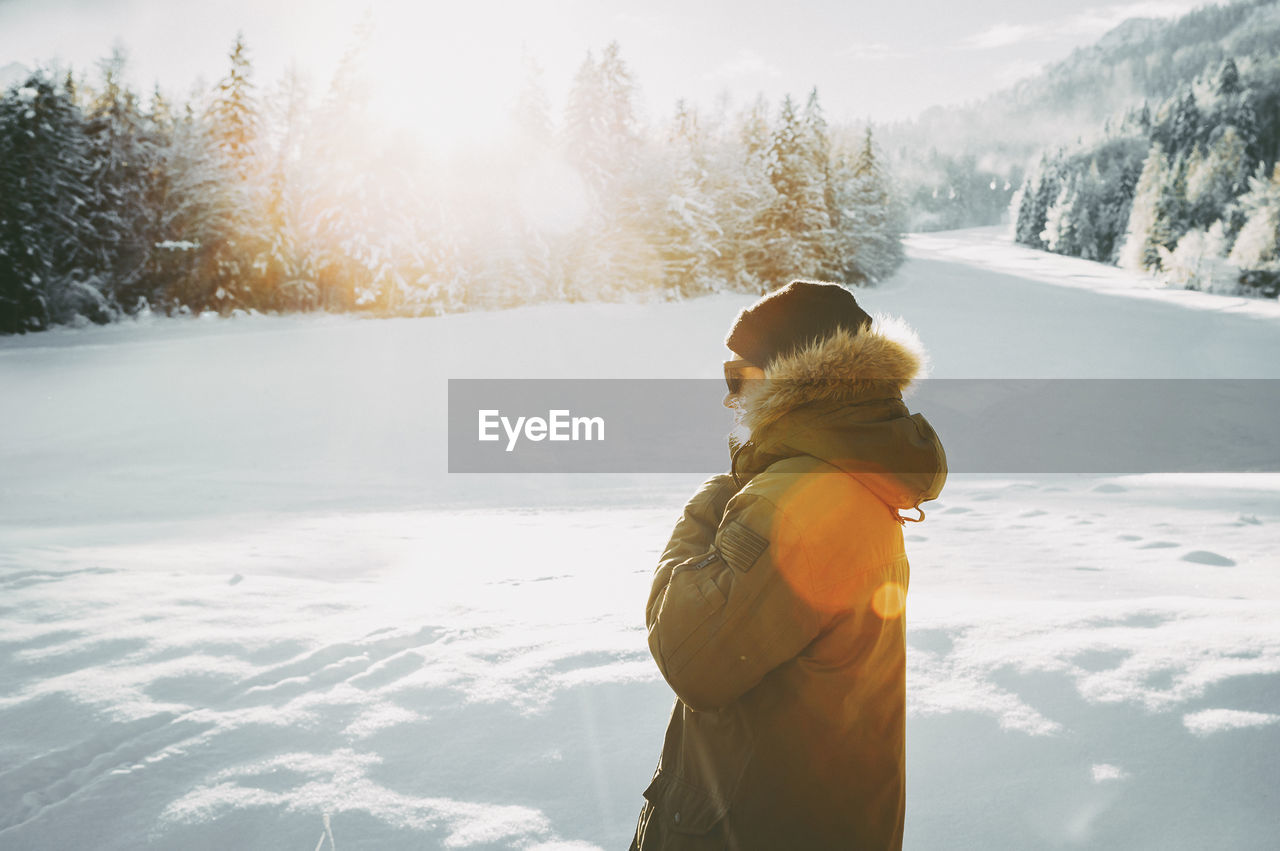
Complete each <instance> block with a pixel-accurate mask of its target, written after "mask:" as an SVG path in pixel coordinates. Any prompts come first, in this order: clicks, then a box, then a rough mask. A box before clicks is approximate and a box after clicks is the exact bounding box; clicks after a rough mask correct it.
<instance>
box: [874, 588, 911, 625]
mask: <svg viewBox="0 0 1280 851" xmlns="http://www.w3.org/2000/svg"><path fill="white" fill-rule="evenodd" d="M906 605H907V592H906V590H905V589H903V587H902V586H901V585H899V584H898V583H896V582H886V583H884V584H883V585H881V586H880V587H879V588H877V589H876V593H875V594H873V595H872V596H871V608H872V609H874V610H875V613H876V614H877V615H879V616H880V617H881V618H882V619H883V620H893V619H894V618H897V617H901V616H902V610H903V609H904V608H906Z"/></svg>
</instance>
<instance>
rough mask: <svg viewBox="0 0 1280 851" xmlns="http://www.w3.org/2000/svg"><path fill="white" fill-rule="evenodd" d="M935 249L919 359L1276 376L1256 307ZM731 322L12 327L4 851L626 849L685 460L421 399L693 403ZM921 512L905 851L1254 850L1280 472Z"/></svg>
mask: <svg viewBox="0 0 1280 851" xmlns="http://www.w3.org/2000/svg"><path fill="white" fill-rule="evenodd" d="M943 239H944V240H946V241H944V242H942V243H938V242H934V243H921V242H919V241H915V242H913V246H914V247H913V258H912V259H911V260H910V261H909V262H908V264H907V265H906V266H905V267H904V268H903V270H902V273H901V274H900V275H899V276H898V277H897V278H895V279H894V280H893V281H892V282H890V283H889V284H888V285H886V286H885V287H883V288H881V289H877V290H871V291H867V292H866V293H865V295H864V296H862V299H861V300H862V301H863V303H864V304H865V305H866V306H867V307H868V309H870V310H872V311H887V312H891V313H900V314H902V315H903V316H905V317H907V318H908V319H909V321H910V322H911V323H912V324H913V325H914V326H915V327H916V328H917V329H918V330H919V332H920V335H921V337H922V339H923V340H924V341H925V342H926V344H927V345H928V346H929V348H930V351H931V353H932V355H933V360H934V374H935V375H938V376H943V377H993V376H1007V375H1010V376H1022V377H1029V376H1045V377H1067V376H1071V377H1082V376H1083V377H1087V376H1094V375H1098V376H1121V375H1130V376H1145V377H1215V376H1217V377H1280V375H1278V373H1280V358H1278V357H1277V355H1280V319H1277V317H1275V316H1274V315H1271V314H1269V313H1267V311H1266V310H1253V309H1250V310H1241V309H1238V308H1239V302H1240V300H1239V299H1229V298H1223V297H1214V296H1204V297H1203V298H1200V299H1186V298H1184V296H1187V295H1195V294H1189V293H1163V294H1162V295H1157V294H1154V293H1151V292H1148V290H1147V289H1144V287H1145V285H1144V284H1143V282H1142V281H1140V280H1133V281H1130V282H1129V283H1130V284H1132V286H1130V287H1126V286H1125V284H1124V282H1123V281H1121V280H1119V279H1115V278H1111V277H1101V278H1099V279H1098V281H1101V283H1098V281H1091V280H1090V279H1089V278H1083V277H1081V275H1084V274H1088V270H1087V269H1086V268H1085V267H1083V266H1078V265H1068V266H1054V265H1041V266H1036V267H1034V268H1029V267H1023V266H1020V265H1019V264H1020V263H1022V262H1023V260H1022V259H1020V258H1022V255H1021V254H1019V253H1017V249H1010V253H1005V254H1002V253H1000V252H999V251H998V250H996V249H994V248H992V246H991V245H990V243H989V240H987V238H986V237H984V236H983V235H982V234H980V233H978V234H974V233H969V234H950V235H943ZM1076 262H1077V263H1079V262H1081V261H1076ZM1097 268H1098V269H1099V270H1102V269H1103V267H1097ZM1055 270H1056V271H1055ZM1113 271H1114V270H1106V275H1111V273H1112V272H1113ZM1102 274H1103V273H1102V271H1099V275H1102ZM1085 284H1087V285H1088V286H1084V285H1085ZM1094 284H1097V286H1094ZM1098 287H1101V288H1102V289H1101V290H1099V289H1098ZM1139 292H1141V293H1145V295H1141V296H1140V297H1133V296H1134V294H1135V293H1139ZM1117 293H1122V294H1117ZM1163 296H1168V297H1167V298H1165V297H1163ZM750 300H751V299H750V297H747V296H720V297H713V298H707V299H700V300H697V301H692V302H687V303H684V304H660V305H579V306H567V305H565V306H543V307H536V308H525V309H520V310H512V311H506V312H500V313H493V314H470V315H458V316H449V317H444V318H440V319H421V320H357V319H352V318H349V317H341V318H327V317H303V318H289V319H253V320H238V321H213V322H200V321H195V320H192V321H156V322H154V323H152V324H149V325H129V324H126V325H119V326H107V327H101V328H86V329H82V330H78V331H70V330H67V331H52V332H49V333H46V334H42V335H35V336H31V337H27V338H8V339H5V340H2V341H0V398H3V399H4V400H5V404H6V408H5V412H6V416H5V417H3V418H0V470H3V471H4V472H3V476H0V586H3V589H4V590H3V594H0V849H9V848H15V849H16V848H22V849H46V848H47V849H54V848H68V847H86V846H87V847H95V848H119V849H125V848H130V849H132V848H138V847H156V848H247V849H256V848H262V849H278V848H294V847H297V848H308V849H309V848H316V847H322V848H397V847H405V848H409V847H412V848H421V847H428V848H530V849H552V848H562V849H564V848H573V849H586V848H616V847H623V846H624V843H625V842H626V838H627V834H628V832H629V830H630V829H631V827H632V826H633V823H634V818H635V816H636V814H637V813H638V810H639V804H640V800H641V799H640V795H639V793H640V791H641V790H642V789H643V788H644V786H645V784H646V782H647V780H648V777H649V774H650V772H651V771H652V768H653V764H654V761H655V760H656V757H657V751H658V747H659V745H660V743H661V735H662V731H663V729H664V728H665V724H666V713H667V711H668V710H669V708H670V702H671V699H672V698H671V694H670V691H669V690H668V689H667V687H666V685H665V684H664V683H663V682H662V681H661V679H660V678H659V676H658V674H657V671H656V668H655V667H654V666H653V664H652V661H651V659H650V658H649V656H648V652H647V648H646V646H645V641H644V631H643V619H642V612H641V606H642V601H643V600H644V598H645V596H646V593H647V589H648V582H649V576H650V572H651V570H652V565H653V561H654V559H655V558H656V555H657V551H658V548H659V547H660V546H661V545H662V544H663V543H664V542H665V540H666V535H667V534H668V533H669V531H670V526H671V523H672V522H673V521H674V519H675V515H676V514H677V513H678V511H679V508H680V506H681V505H682V504H683V500H684V498H685V497H686V496H687V495H688V493H689V491H691V490H692V488H693V487H695V486H696V484H697V483H698V482H699V481H700V479H701V477H700V476H698V475H689V476H669V477H665V476H664V477H645V476H635V477H608V478H606V477H593V476H563V477H525V478H523V479H522V478H520V477H493V476H449V475H448V474H447V473H445V460H444V437H445V433H444V417H443V404H444V398H445V381H446V380H447V378H449V377H481V376H495V377H496V376H530V377H532V376H575V377H593V376H594V377H607V376H615V375H617V376H670V377H707V378H713V377H715V376H716V375H717V373H718V371H719V361H720V359H721V357H722V355H723V348H722V345H721V342H720V341H721V339H722V335H723V333H724V330H725V329H726V328H727V325H728V322H729V320H730V319H731V318H732V316H733V314H734V312H735V311H736V310H737V309H738V307H740V306H742V305H744V304H746V303H748V302H749V301H750ZM658 339H661V340H662V341H663V343H662V345H653V343H654V341H655V340H658ZM945 438H946V436H945V435H943V439H944V441H945ZM926 510H927V512H928V517H927V519H926V521H925V522H924V523H922V524H920V525H919V526H918V527H908V528H907V530H906V531H907V534H908V535H909V538H908V550H909V553H910V555H911V559H912V568H913V570H912V584H911V595H910V605H909V607H908V618H909V622H908V623H909V627H908V631H909V640H910V646H911V650H910V655H909V659H908V664H909V677H910V680H909V689H910V702H909V712H910V716H909V722H908V723H909V729H908V742H909V744H908V748H909V754H908V756H909V764H908V777H909V784H910V789H909V806H908V818H907V832H908V835H907V841H908V847H916V848H935V847H947V848H993V847H1096V848H1148V847H1149V848H1155V847H1160V848H1203V847H1232V848H1264V847H1268V843H1269V842H1270V838H1271V836H1273V834H1274V832H1275V830H1276V829H1277V827H1280V824H1278V823H1277V818H1276V816H1275V814H1274V812H1275V810H1274V801H1272V800H1271V798H1270V796H1271V795H1272V794H1273V793H1272V791H1271V790H1273V789H1274V788H1275V786H1276V784H1277V782H1280V773H1277V768H1276V766H1275V763H1274V754H1275V753H1276V752H1277V746H1280V708H1278V707H1280V627H1278V626H1277V624H1280V570H1278V569H1277V568H1280V562H1277V557H1276V556H1275V540H1276V533H1275V529H1276V528H1277V524H1278V523H1280V478H1278V477H1277V476H1273V475H1250V476H1168V475H1164V476H1161V475H1151V476H1130V477H1112V478H1098V477H1084V476H1058V477H1050V476H1043V477H1017V478H1011V477H993V476H971V477H954V478H953V479H952V481H951V482H949V483H948V485H947V489H946V490H945V491H944V493H943V495H942V498H941V499H940V500H938V501H937V502H936V503H932V504H930V505H928V506H926ZM549 553H555V557H554V558H552V557H549V556H547V555H544V554H549Z"/></svg>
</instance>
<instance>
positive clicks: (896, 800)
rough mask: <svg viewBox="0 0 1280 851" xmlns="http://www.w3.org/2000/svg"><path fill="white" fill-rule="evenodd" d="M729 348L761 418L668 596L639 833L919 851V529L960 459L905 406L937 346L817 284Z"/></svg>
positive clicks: (715, 484) (789, 291) (662, 586)
mask: <svg viewBox="0 0 1280 851" xmlns="http://www.w3.org/2000/svg"><path fill="white" fill-rule="evenodd" d="M725 343H726V345H727V346H728V347H729V349H730V350H731V351H732V352H733V353H735V354H736V355H737V356H738V357H737V358H735V359H733V360H731V361H727V362H726V365H725V375H726V381H727V382H728V384H729V391H730V395H729V397H727V398H726V404H727V405H730V406H732V407H735V408H737V410H738V411H739V422H740V429H739V433H738V434H734V435H731V436H730V439H729V445H730V448H731V449H732V462H731V465H730V472H729V473H725V474H721V475H718V476H715V477H713V478H711V479H709V480H708V481H707V482H706V483H704V484H703V485H702V487H701V488H700V489H699V490H698V492H697V493H696V494H694V496H693V498H692V499H691V500H690V501H689V503H688V505H686V506H685V509H684V514H683V516H682V517H681V518H680V520H679V521H678V522H677V524H676V527H675V531H674V532H673V533H672V535H671V540H670V542H669V543H668V544H667V547H666V549H665V550H664V552H663V553H662V557H661V559H660V561H659V564H658V569H657V572H656V574H655V576H654V580H653V587H652V591H651V593H650V595H649V603H648V608H647V612H646V621H647V623H648V628H649V648H650V650H651V651H652V653H653V657H654V659H655V660H656V661H657V663H658V667H659V669H660V670H661V671H662V674H663V676H664V677H665V678H666V680H667V682H668V683H669V684H670V685H671V688H672V689H673V690H674V691H675V693H676V696H677V698H678V699H677V700H676V704H675V708H674V711H673V712H672V715H671V721H670V723H669V725H668V728H667V734H666V741H665V742H664V744H663V748H662V754H661V757H660V759H659V762H658V767H657V770H656V771H655V772H654V775H653V779H652V782H651V783H650V784H649V787H648V788H647V789H646V790H645V791H644V797H645V804H644V806H643V809H642V810H641V813H640V818H639V821H638V823H637V825H636V833H635V837H634V839H633V841H632V848H633V849H640V851H654V849H712V848H716V849H721V848H730V849H862V848H874V849H883V848H900V847H901V845H902V832H903V822H904V812H905V810H904V802H905V788H906V777H905V751H904V738H905V715H906V710H905V675H906V662H905V659H906V656H905V649H906V648H905V625H904V618H903V609H904V604H905V600H906V591H907V583H908V564H907V558H906V553H905V549H904V546H903V537H902V527H903V522H904V521H905V520H907V519H913V520H922V519H923V518H924V512H923V510H922V509H920V508H919V506H920V503H922V502H924V501H926V500H930V499H935V498H936V497H937V496H938V494H939V493H940V492H941V490H942V486H943V483H944V482H945V481H946V469H947V468H946V456H945V453H944V452H943V449H942V445H941V443H940V442H939V441H938V437H937V435H936V434H935V433H934V431H933V428H932V427H931V426H930V425H929V423H928V422H927V421H926V420H925V419H924V417H922V416H921V415H920V414H909V413H908V410H907V407H906V405H905V404H904V403H903V401H902V391H903V389H904V388H906V387H907V385H909V384H910V383H911V381H912V380H913V379H915V378H916V377H918V376H919V375H920V373H921V372H922V371H923V369H924V367H925V363H926V357H925V353H924V351H923V349H922V348H921V347H920V344H919V340H918V339H917V338H916V336H915V334H914V332H913V331H911V329H910V328H908V327H907V326H906V325H905V324H904V323H902V322H901V321H900V320H894V319H890V318H888V317H877V318H875V319H873V318H872V317H871V316H870V315H868V314H867V313H866V312H864V311H863V310H862V308H861V307H859V306H858V304H857V301H856V300H855V298H854V296H853V295H852V293H850V292H849V291H848V290H846V289H845V288H843V287H841V286H838V285H836V284H826V283H817V282H809V281H793V282H792V283H790V284H788V285H787V286H785V287H783V288H782V289H780V290H777V291H776V292H773V293H771V294H769V295H768V296H765V297H764V298H762V299H760V300H759V301H757V302H756V303H755V304H753V305H751V306H750V307H748V308H746V309H744V310H743V311H741V312H740V313H739V314H738V316H737V318H736V320H735V322H734V324H733V327H732V329H731V330H730V332H729V335H728V337H727V338H726V340H725ZM743 430H745V433H746V440H742V437H743V434H742V431H743ZM909 509H916V510H918V511H919V513H920V516H919V517H918V518H911V517H904V516H902V515H901V514H900V513H899V512H900V511H901V510H909Z"/></svg>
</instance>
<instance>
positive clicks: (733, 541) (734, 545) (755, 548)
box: [718, 520, 769, 573]
mask: <svg viewBox="0 0 1280 851" xmlns="http://www.w3.org/2000/svg"><path fill="white" fill-rule="evenodd" d="M768 546H769V539H768V538H766V537H764V536H763V535H760V534H759V533H757V532H756V531H755V530H754V529H751V528H750V527H748V526H747V525H746V524H745V523H741V522H739V521H737V520H734V521H732V522H731V523H730V524H729V525H728V526H725V527H724V530H723V531H721V533H720V543H719V546H718V549H719V550H720V552H721V553H722V554H723V555H724V560H725V562H727V563H728V564H729V565H730V566H731V567H734V568H736V569H737V570H741V571H743V572H744V573H745V572H746V571H748V570H750V569H751V565H753V564H755V563H756V559H758V558H760V554H761V553H763V552H764V551H765V549H767V548H768Z"/></svg>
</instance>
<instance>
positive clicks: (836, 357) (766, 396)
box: [736, 313, 930, 437]
mask: <svg viewBox="0 0 1280 851" xmlns="http://www.w3.org/2000/svg"><path fill="white" fill-rule="evenodd" d="M929 366H930V364H929V356H928V353H927V352H926V351H925V348H924V346H923V344H921V342H920V337H919V335H918V334H916V332H915V329H913V328H912V327H911V326H910V325H908V324H907V323H906V321H905V320H903V319H902V318H901V317H896V316H889V315H888V314H881V313H874V314H872V322H871V326H870V327H869V328H866V329H865V330H863V331H861V332H860V333H854V332H850V331H847V330H845V329H844V328H840V329H838V330H837V331H836V332H835V333H834V334H831V335H829V336H827V337H826V338H825V339H823V340H821V341H817V342H813V343H810V344H809V345H807V346H805V347H804V348H801V349H798V350H796V351H795V352H794V353H792V354H790V355H787V356H786V357H781V358H777V359H775V360H774V361H773V362H772V363H771V364H770V365H769V368H768V369H766V370H765V377H764V378H763V379H761V380H756V381H749V382H747V387H746V388H745V389H744V390H743V392H742V394H741V397H740V400H739V403H738V407H739V410H740V414H739V420H738V421H739V429H737V430H736V433H737V434H738V435H739V437H744V435H743V434H742V432H743V431H746V432H748V433H750V434H757V433H758V432H759V431H760V430H761V429H763V428H764V427H765V426H768V425H769V424H770V423H772V422H774V421H775V420H777V419H779V418H780V417H781V416H782V415H783V414H785V413H786V412H787V411H790V410H792V409H793V408H796V407H798V406H800V405H803V404H805V403H807V402H813V401H817V400H822V401H857V400H862V399H874V398H885V397H889V398H892V397H895V396H896V397H901V395H902V393H903V391H904V390H906V389H907V388H908V387H909V386H910V385H911V383H912V382H913V381H915V380H916V379H917V378H923V377H925V376H926V375H927V374H928V372H929Z"/></svg>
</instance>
